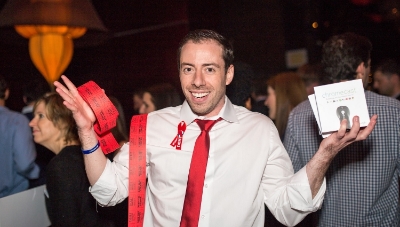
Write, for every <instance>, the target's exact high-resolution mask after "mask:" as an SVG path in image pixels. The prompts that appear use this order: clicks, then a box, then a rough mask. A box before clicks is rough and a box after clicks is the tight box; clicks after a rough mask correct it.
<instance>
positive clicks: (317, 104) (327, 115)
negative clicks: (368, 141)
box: [308, 79, 370, 138]
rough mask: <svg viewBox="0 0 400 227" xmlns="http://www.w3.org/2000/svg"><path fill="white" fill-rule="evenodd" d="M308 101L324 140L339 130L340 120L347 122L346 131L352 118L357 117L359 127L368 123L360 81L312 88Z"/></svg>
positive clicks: (350, 124)
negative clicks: (312, 93)
mask: <svg viewBox="0 0 400 227" xmlns="http://www.w3.org/2000/svg"><path fill="white" fill-rule="evenodd" d="M308 99H309V100H310V103H311V107H312V109H313V112H314V116H315V118H316V120H317V123H318V127H319V131H320V134H321V135H322V137H324V138H325V137H327V136H329V135H330V134H332V132H335V131H338V130H339V127H340V121H341V120H342V119H347V120H348V121H347V122H348V124H347V128H348V129H350V128H351V126H352V123H353V117H354V116H359V119H360V127H365V126H367V125H368V123H369V120H370V118H369V114H368V108H367V103H366V101H365V93H364V87H363V84H362V80H361V79H357V80H350V81H346V82H340V83H334V84H329V85H322V86H317V87H314V95H310V96H308Z"/></svg>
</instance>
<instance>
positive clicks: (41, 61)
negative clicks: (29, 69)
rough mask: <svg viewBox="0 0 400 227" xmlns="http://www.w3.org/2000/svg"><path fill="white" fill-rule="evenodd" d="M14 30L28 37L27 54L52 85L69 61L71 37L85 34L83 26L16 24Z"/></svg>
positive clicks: (72, 48) (72, 46)
mask: <svg viewBox="0 0 400 227" xmlns="http://www.w3.org/2000/svg"><path fill="white" fill-rule="evenodd" d="M15 30H16V31H17V32H18V33H19V34H20V35H21V36H23V37H25V38H28V39H29V55H30V57H31V60H32V62H33V64H34V65H35V66H36V68H37V69H38V70H39V71H40V73H41V74H42V75H43V76H44V78H45V79H46V80H47V82H48V83H49V84H50V85H51V86H52V85H53V82H54V81H56V80H58V79H59V78H60V76H61V74H62V73H63V72H64V71H65V69H66V68H67V67H68V65H69V63H70V62H71V59H72V55H73V51H74V44H73V42H72V39H74V38H79V37H81V36H82V35H84V34H85V32H86V28H84V27H68V26H48V25H36V26H33V25H18V26H15Z"/></svg>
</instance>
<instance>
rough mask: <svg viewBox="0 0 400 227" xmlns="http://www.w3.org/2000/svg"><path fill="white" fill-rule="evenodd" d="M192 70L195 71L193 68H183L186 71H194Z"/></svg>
mask: <svg viewBox="0 0 400 227" xmlns="http://www.w3.org/2000/svg"><path fill="white" fill-rule="evenodd" d="M192 71H193V69H192V68H184V69H183V72H186V73H189V72H192Z"/></svg>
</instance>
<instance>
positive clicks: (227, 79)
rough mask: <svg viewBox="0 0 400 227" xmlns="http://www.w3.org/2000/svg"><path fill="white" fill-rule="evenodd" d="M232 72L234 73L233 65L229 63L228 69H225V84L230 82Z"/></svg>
mask: <svg viewBox="0 0 400 227" xmlns="http://www.w3.org/2000/svg"><path fill="white" fill-rule="evenodd" d="M234 74H235V67H234V66H233V65H230V66H229V68H228V70H227V71H226V81H225V85H229V84H230V83H231V82H232V80H233V75H234Z"/></svg>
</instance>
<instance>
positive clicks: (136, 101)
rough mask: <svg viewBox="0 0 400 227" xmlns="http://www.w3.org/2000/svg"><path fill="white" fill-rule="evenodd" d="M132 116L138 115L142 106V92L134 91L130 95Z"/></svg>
mask: <svg viewBox="0 0 400 227" xmlns="http://www.w3.org/2000/svg"><path fill="white" fill-rule="evenodd" d="M132 102H133V111H134V113H133V115H136V114H139V109H140V107H141V106H142V104H143V90H141V89H139V90H136V91H135V92H134V93H133V95H132Z"/></svg>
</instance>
